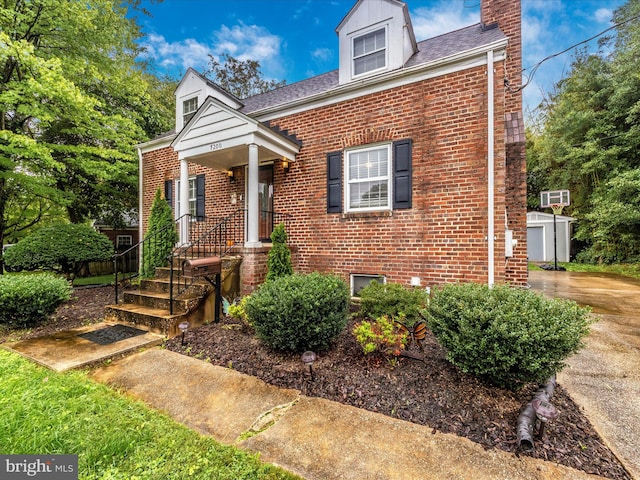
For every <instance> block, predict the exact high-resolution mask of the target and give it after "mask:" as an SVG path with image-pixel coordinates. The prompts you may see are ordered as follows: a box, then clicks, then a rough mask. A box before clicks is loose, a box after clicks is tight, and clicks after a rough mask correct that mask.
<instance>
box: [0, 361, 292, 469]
mask: <svg viewBox="0 0 640 480" xmlns="http://www.w3.org/2000/svg"><path fill="white" fill-rule="evenodd" d="M0 411H1V412H3V413H2V415H0V452H2V453H3V454H77V455H78V462H79V478H81V479H153V480H156V479H183V478H184V479H187V478H189V479H207V480H210V479H216V480H218V479H229V480H236V479H283V480H290V479H297V478H298V477H296V476H294V475H292V474H290V473H288V472H286V471H284V470H282V469H279V468H277V467H275V466H273V465H269V464H265V463H261V462H260V461H259V460H258V458H257V456H256V455H252V454H249V453H247V452H244V451H242V450H239V449H236V448H233V447H230V446H224V445H221V444H219V443H217V442H216V441H214V440H213V439H212V438H209V437H205V436H202V435H200V434H198V433H196V432H194V431H192V430H189V429H188V428H186V427H185V426H183V425H180V424H178V423H176V422H174V421H173V420H172V419H170V418H169V417H167V416H165V415H163V414H161V413H158V412H156V411H154V410H151V409H149V408H147V407H146V406H145V405H144V404H142V403H141V402H136V401H134V400H131V399H129V398H126V397H125V396H123V395H122V394H119V393H118V392H115V391H113V390H111V389H110V388H108V387H107V386H105V385H102V384H99V383H96V382H93V381H91V380H90V379H89V378H87V375H86V374H85V373H84V372H81V371H73V372H67V373H62V374H59V373H55V372H52V371H50V370H47V369H45V368H43V367H40V366H38V365H35V364H33V363H31V362H29V361H28V360H26V359H23V358H22V357H20V356H18V355H15V354H12V353H9V352H6V351H4V350H0Z"/></svg>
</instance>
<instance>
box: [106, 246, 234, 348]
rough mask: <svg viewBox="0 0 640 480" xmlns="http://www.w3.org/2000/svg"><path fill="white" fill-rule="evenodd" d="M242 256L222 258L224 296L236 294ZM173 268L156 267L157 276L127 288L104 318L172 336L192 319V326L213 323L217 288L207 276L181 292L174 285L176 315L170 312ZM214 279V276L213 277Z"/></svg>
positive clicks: (108, 307) (107, 309)
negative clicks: (134, 286)
mask: <svg viewBox="0 0 640 480" xmlns="http://www.w3.org/2000/svg"><path fill="white" fill-rule="evenodd" d="M241 261H242V259H241V258H239V257H224V258H223V259H222V289H221V290H222V295H223V296H225V297H227V298H229V297H235V295H237V288H238V287H236V285H239V282H238V278H239V270H240V263H241ZM170 274H171V272H170V269H169V268H157V269H156V277H155V278H152V279H145V280H141V281H140V286H139V288H138V289H137V290H130V291H125V292H124V296H123V301H122V303H119V304H117V305H109V306H107V307H106V309H105V321H111V322H118V323H128V324H132V325H134V326H141V327H143V328H144V329H145V330H149V331H151V332H155V333H160V334H161V335H165V336H167V337H168V338H172V337H174V336H176V335H178V334H179V333H180V330H179V328H178V325H179V324H180V323H181V322H183V321H187V322H189V328H194V327H198V326H200V325H203V324H204V323H209V322H212V321H213V320H214V318H215V288H214V287H213V286H212V285H211V284H210V283H209V282H207V281H206V280H205V279H198V280H196V281H195V282H194V283H193V284H192V285H191V286H189V287H188V289H187V290H186V291H185V292H184V293H182V294H180V295H178V294H177V291H178V288H177V286H176V285H175V284H174V301H173V314H172V313H171V311H170V302H171V299H170V293H169V291H170ZM212 280H213V279H212Z"/></svg>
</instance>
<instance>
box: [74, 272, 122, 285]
mask: <svg viewBox="0 0 640 480" xmlns="http://www.w3.org/2000/svg"><path fill="white" fill-rule="evenodd" d="M114 278H115V275H114V274H113V273H110V274H108V275H99V276H96V277H82V278H80V277H78V278H74V279H73V286H74V287H83V286H87V285H113V282H114Z"/></svg>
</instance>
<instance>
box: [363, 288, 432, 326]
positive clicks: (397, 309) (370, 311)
mask: <svg viewBox="0 0 640 480" xmlns="http://www.w3.org/2000/svg"><path fill="white" fill-rule="evenodd" d="M358 296H359V297H360V315H362V316H363V317H365V318H370V319H376V318H379V317H382V316H387V317H390V318H394V317H399V316H404V320H403V323H406V324H407V325H409V326H412V325H414V324H415V323H416V322H417V321H418V320H420V319H421V313H420V312H421V311H422V310H423V309H424V308H425V307H426V306H427V305H428V304H429V294H428V293H427V292H426V291H424V290H422V289H420V288H407V287H405V286H404V285H402V284H400V283H385V284H382V283H379V282H375V281H373V282H371V283H370V284H369V285H367V286H366V287H364V288H363V289H362V290H360V292H358Z"/></svg>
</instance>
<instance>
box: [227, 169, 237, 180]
mask: <svg viewBox="0 0 640 480" xmlns="http://www.w3.org/2000/svg"><path fill="white" fill-rule="evenodd" d="M227 176H228V177H229V180H231V181H232V182H234V181H235V180H236V176H235V175H234V173H233V170H227Z"/></svg>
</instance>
